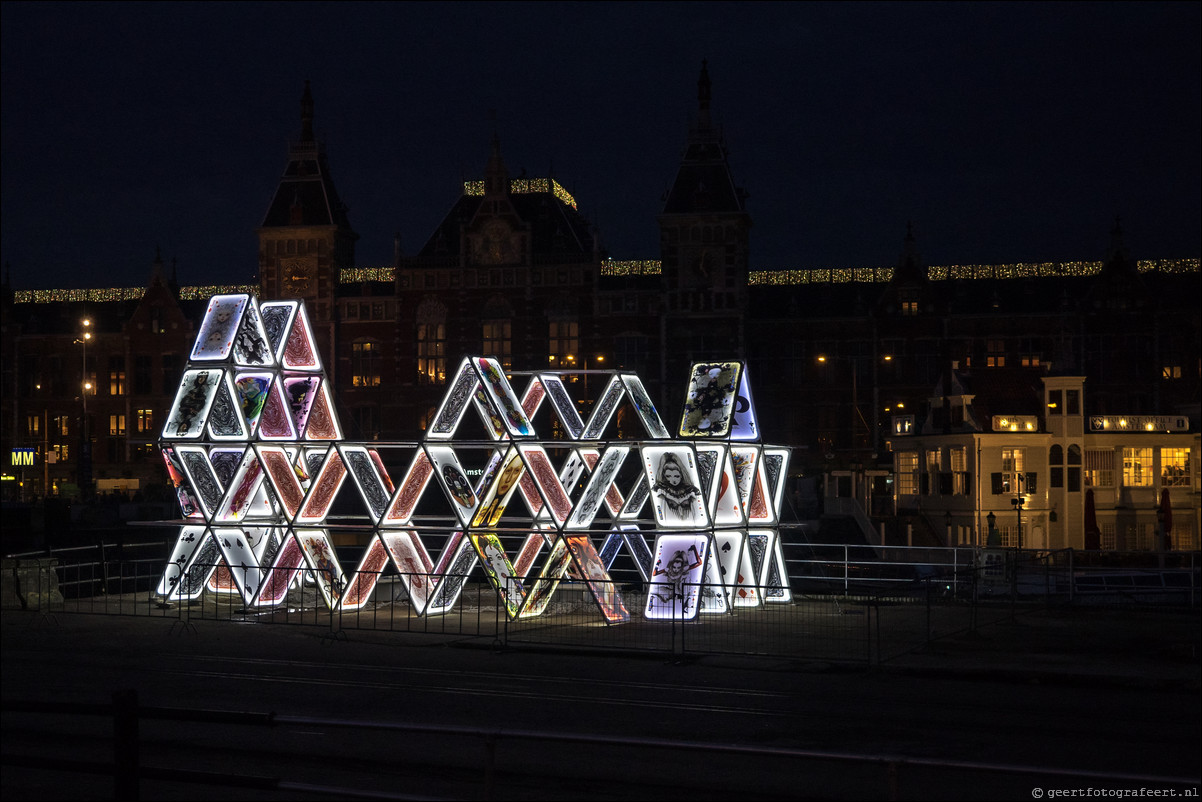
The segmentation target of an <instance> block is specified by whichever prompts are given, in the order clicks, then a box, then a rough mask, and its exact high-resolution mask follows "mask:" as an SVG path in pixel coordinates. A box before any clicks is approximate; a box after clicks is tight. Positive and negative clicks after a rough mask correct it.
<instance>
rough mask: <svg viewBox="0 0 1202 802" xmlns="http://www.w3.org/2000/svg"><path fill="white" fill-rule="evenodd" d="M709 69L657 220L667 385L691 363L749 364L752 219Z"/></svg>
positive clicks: (704, 71) (704, 67) (703, 74)
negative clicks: (718, 118) (713, 112)
mask: <svg viewBox="0 0 1202 802" xmlns="http://www.w3.org/2000/svg"><path fill="white" fill-rule="evenodd" d="M711 94H712V88H711V84H710V77H709V70H708V68H707V64H706V62H705V61H702V62H701V75H700V77H699V78H698V80H697V114H696V117H695V118H694V119H693V122H692V124H691V126H690V128H689V136H688V142H687V144H686V146H685V150H684V155H683V157H682V158H681V161H680V165H679V167H678V168H677V171H676V178H675V180H674V181H673V182H672V185H671V187H670V188H669V189H668V192H667V194H666V195H665V196H664V207H663V211H662V213H661V214H660V215H659V216H658V218H657V221H658V223H659V230H660V259H661V263H662V271H663V272H662V286H661V289H662V292H663V294H664V299H665V303H666V309H665V314H664V315H663V316H662V317H661V320H662V326H663V328H662V333H661V346H662V348H661V353H663V354H664V363H663V364H662V368H663V370H664V376H663V380H664V381H667V382H668V383H671V382H672V381H673V380H674V379H675V377H678V376H684V375H685V373H686V372H687V369H688V364H689V363H690V362H695V361H699V360H705V359H717V358H724V359H732V358H743V356H744V355H745V343H744V336H743V327H742V323H741V321H742V318H743V313H744V310H745V308H746V287H747V273H748V258H749V244H750V231H751V216H750V215H749V214H748V213H747V209H746V206H745V202H746V199H747V193H746V192H745V191H744V190H743V189H742V188H740V187H738V186H737V185H736V184H735V181H734V177H733V175H732V173H731V169H730V164H729V161H728V159H727V151H726V144H725V142H724V141H723V139H722V135H721V131H720V130H719V129H718V128H717V127H716V126H715V125H714V123H713V120H712V119H711V116H710V101H711Z"/></svg>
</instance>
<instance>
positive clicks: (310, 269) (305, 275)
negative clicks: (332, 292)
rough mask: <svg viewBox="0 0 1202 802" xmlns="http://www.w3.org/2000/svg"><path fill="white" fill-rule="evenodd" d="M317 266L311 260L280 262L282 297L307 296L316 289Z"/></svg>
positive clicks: (284, 260) (290, 259)
mask: <svg viewBox="0 0 1202 802" xmlns="http://www.w3.org/2000/svg"><path fill="white" fill-rule="evenodd" d="M316 273H317V265H316V264H314V262H313V260H312V259H309V258H305V257H301V258H289V259H281V260H280V286H281V287H282V288H283V291H284V295H289V296H297V297H299V296H307V295H312V294H313V293H314V292H315V291H316V289H317V286H316V285H317V277H316Z"/></svg>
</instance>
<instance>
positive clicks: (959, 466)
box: [947, 446, 971, 496]
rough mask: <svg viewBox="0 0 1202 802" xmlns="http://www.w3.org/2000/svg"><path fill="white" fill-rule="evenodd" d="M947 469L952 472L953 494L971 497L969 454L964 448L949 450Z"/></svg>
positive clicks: (958, 447)
mask: <svg viewBox="0 0 1202 802" xmlns="http://www.w3.org/2000/svg"><path fill="white" fill-rule="evenodd" d="M947 467H948V469H949V470H951V472H952V492H953V493H955V494H956V495H960V496H967V495H969V493H970V492H971V491H970V488H969V485H970V484H971V482H970V481H969V475H968V453H967V451H966V450H965V448H964V447H963V446H957V447H955V448H949V449H948V450H947Z"/></svg>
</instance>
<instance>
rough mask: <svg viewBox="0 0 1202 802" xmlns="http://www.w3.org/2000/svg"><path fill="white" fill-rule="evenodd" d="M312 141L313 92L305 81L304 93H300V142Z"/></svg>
mask: <svg viewBox="0 0 1202 802" xmlns="http://www.w3.org/2000/svg"><path fill="white" fill-rule="evenodd" d="M312 141H313V92H312V91H311V90H310V89H309V82H308V81H305V94H303V95H301V142H312Z"/></svg>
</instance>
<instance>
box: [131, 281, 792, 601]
mask: <svg viewBox="0 0 1202 802" xmlns="http://www.w3.org/2000/svg"><path fill="white" fill-rule="evenodd" d="M510 379H512V380H513V381H514V382H519V381H524V382H525V388H524V391H523V392H522V394H521V396H520V397H519V396H518V394H517V392H516V391H515V389H514V384H511V381H510ZM590 379H592V382H593V386H594V388H595V389H596V388H598V387H600V388H601V389H600V394H599V395H598V396H597V398H596V399H595V400H592V399H588V398H586V399H584V400H583V401H582V402H579V403H578V402H577V401H576V400H574V399H573V391H575V392H576V393H580V392H583V393H584V394H585V395H586V396H587V394H588V384H589V380H590ZM448 388H449V389H448V392H447V394H446V396H445V397H444V398H443V400H442V403H441V406H440V407H439V409H438V411H437V413H436V414H435V415H434V416H433V418H431V423H430V425H429V427H428V428H427V430H426V431H425V433H424V437H423V438H422V439H421V440H420V441H414V442H407V443H404V442H402V443H379V442H370V443H353V442H348V441H346V440H344V439H343V436H342V430H341V427H340V426H339V422H338V417H337V415H336V413H335V409H334V403H333V398H332V396H331V392H330V387H329V384H328V381H327V379H326V376H325V373H324V370H323V368H322V364H321V359H320V357H319V355H318V352H317V348H316V347H315V343H314V339H313V332H312V329H311V327H310V324H309V319H308V315H307V314H306V312H305V307H304V305H303V303H301V302H300V301H270V302H263V303H259V301H258V300H257V299H256V298H255V297H254V296H253V295H247V294H235V295H216V296H213V297H212V298H211V299H210V300H209V304H208V308H207V311H206V313H205V317H204V320H203V321H202V323H201V326H200V330H199V333H198V335H197V339H196V343H195V346H194V347H193V349H192V352H191V355H190V358H189V361H188V365H187V367H186V369H185V371H184V374H183V378H182V379H181V381H180V386H179V390H178V392H177V393H176V396H175V401H174V403H173V405H172V408H171V412H170V415H169V416H168V418H167V423H166V426H165V427H164V429H163V433H162V438H161V439H160V441H159V447H160V449H161V451H162V455H163V459H164V461H165V462H166V465H167V471H168V474H169V476H170V478H171V481H172V482H173V484H174V485H175V488H176V493H177V496H178V500H179V505H180V510H181V513H182V515H183V519H184V520H183V523H182V525H181V526H180V529H179V535H178V537H177V539H176V542H175V546H174V549H173V551H172V554H171V558H170V562H169V563H168V565H167V567H166V569H165V571H164V573H163V576H162V578H161V580H160V581H159V583H158V586H157V587H156V589H155V594H156V595H157V596H159V597H162V598H163V599H164V600H168V601H183V600H190V599H195V598H197V597H199V596H200V595H201V594H202V593H204V592H205V591H206V590H207V591H209V592H211V593H228V594H238V595H239V596H240V597H241V598H242V600H243V601H244V602H245V603H246V605H247V606H248V607H252V608H254V607H260V608H261V607H272V606H276V605H280V604H282V603H283V602H284V600H285V598H286V596H287V594H288V591H289V589H290V588H293V587H296V586H297V585H298V584H302V583H311V584H313V585H315V586H316V588H317V590H318V591H319V594H320V598H321V599H322V600H324V602H325V604H326V606H327V607H328V608H329V609H330V610H332V611H336V610H356V609H359V608H361V607H363V606H364V605H365V604H367V603H368V602H369V600H370V598H371V595H372V591H373V590H374V589H375V588H376V585H377V583H378V581H379V579H380V577H381V576H382V575H384V574H385V573H387V572H389V571H392V570H395V571H396V573H397V574H398V575H399V577H400V579H401V581H402V582H403V584H404V588H405V591H406V593H407V596H408V602H409V603H410V604H411V605H412V607H413V609H414V611H415V612H416V613H417V614H418V615H437V614H440V613H445V612H448V611H450V610H451V609H452V608H453V607H454V606H455V603H456V602H457V600H458V599H459V596H460V592H461V590H462V589H463V586H464V584H465V582H466V580H467V578H468V576H469V575H470V574H471V573H472V571H473V570H474V569H475V568H476V566H477V565H479V566H480V567H481V568H482V570H483V572H484V574H485V575H486V576H487V578H488V581H489V582H490V583H491V585H492V587H493V588H495V590H496V592H497V594H498V598H499V600H500V601H501V603H502V604H503V605H504V609H505V611H506V614H507V615H508V616H509V618H510V619H511V620H514V619H525V618H532V617H535V616H538V615H541V614H542V613H543V611H544V610H546V609H547V605H548V603H549V602H550V600H551V598H552V596H553V595H554V593H555V590H556V588H557V587H558V585H559V584H560V582H561V581H562V580H564V579H565V578H571V579H575V580H578V581H582V582H583V583H584V585H585V586H586V587H587V588H588V590H589V592H590V593H591V594H592V596H593V598H594V599H595V600H596V603H597V607H598V610H599V612H600V614H601V616H602V617H603V618H604V620H605V621H606V622H608V623H611V624H617V623H622V622H625V621H629V620H630V618H631V612H630V610H628V609H627V607H626V604H625V603H624V601H623V599H622V595H621V594H619V593H618V592H617V589H616V585H615V582H614V581H613V580H612V579H611V578H610V574H609V570H610V568H611V567H612V565H613V562H614V560H615V558H616V557H617V556H618V555H619V553H620V552H621V551H622V549H626V550H627V552H628V554H629V556H630V558H631V560H632V561H633V563H634V565H635V567H636V568H637V570H638V572H639V574H640V576H641V577H642V579H643V583H644V588H645V590H644V592H645V594H646V596H645V598H644V599H643V600H642V610H641V611H638V614H641V615H642V616H643V617H645V618H647V619H674V620H677V621H680V620H693V619H696V618H697V617H698V616H699V615H704V614H729V613H731V612H732V611H733V610H734V609H735V608H738V607H758V606H761V605H764V604H768V603H774V602H776V603H780V602H789V601H791V600H792V596H791V592H790V589H789V583H788V581H787V578H786V577H787V574H786V571H785V565H784V558H783V555H782V551H781V544H780V536H779V529H778V520H779V516H780V510H781V505H782V502H783V497H784V493H785V484H786V477H787V475H788V462H789V453H790V452H789V449H788V448H786V447H781V446H770V445H764V444H763V443H762V442H761V441H760V432H759V426H758V423H757V420H756V415H755V407H754V404H753V402H752V396H751V386H750V382H749V380H748V375H747V367H746V365H745V364H744V363H742V362H707V363H698V364H695V365H693V367H692V369H691V373H690V376H689V384H688V391H687V395H686V398H685V403H684V408H683V413H682V415H681V422H680V428H679V431H678V433H677V435H676V436H675V437H673V435H672V434H671V433H670V432H669V431H668V429H667V427H666V426H665V425H664V423H663V421H662V420H661V418H660V416H659V413H658V412H657V411H656V409H655V406H654V404H653V403H652V402H651V399H650V397H649V396H648V394H647V391H646V389H645V388H644V386H643V383H642V382H641V381H640V379H639V377H638V376H637V375H636V374H634V373H632V372H629V371H621V370H605V371H596V370H594V371H578V372H564V371H530V372H517V371H510V372H509V378H507V376H506V372H505V370H504V369H503V368H502V366H501V365H500V363H499V362H498V361H497V360H496V359H493V358H490V357H480V356H471V357H467V358H465V359H464V360H463V361H462V362H461V363H460V364H459V366H458V369H457V371H456V373H455V374H454V377H453V379H452V380H451V381H450V382H449V384H448ZM581 407H583V408H585V409H586V410H587V411H588V414H587V415H585V416H584V417H582V416H581V414H580V412H579V411H578V410H579V409H580V408H581ZM471 413H474V415H473V414H471ZM473 419H476V421H478V424H479V427H478V435H477V437H476V439H471V437H470V432H468V433H465V432H464V431H461V430H465V429H468V428H469V427H471V426H474V425H476V421H474V420H473ZM536 422H537V423H538V425H539V426H540V428H542V429H543V430H544V431H548V432H552V433H554V434H555V435H556V436H555V438H554V439H540V438H539V436H538V435H537V434H536V431H535V423H536ZM629 432H637V433H638V434H637V437H629V436H627V435H628V433H629ZM348 476H349V478H350V480H351V481H349V482H348V481H346V480H347V478H348ZM393 476H400V477H402V478H401V479H400V481H399V482H394V481H393V479H392V477H393ZM469 477H470V478H469ZM431 479H433V480H434V481H433V482H431V481H430V480H431ZM431 485H433V486H436V487H437V488H438V491H439V492H430V491H431ZM515 495H520V497H521V501H522V503H521V504H511V501H512V500H513V497H514V496H515ZM347 496H349V499H348V498H345V497H347ZM336 502H339V503H338V504H337V505H336ZM348 504H349V505H351V506H353V507H354V509H355V510H356V512H351V513H344V512H338V513H337V514H335V512H334V511H335V510H336V509H337V510H342V509H343V508H344V507H346V506H347V505H348ZM648 512H649V513H650V514H648ZM348 525H349V526H353V527H354V528H357V529H359V530H361V531H366V532H367V533H368V537H367V538H366V539H367V545H366V547H365V548H364V550H363V553H362V555H361V557H360V559H359V564H358V565H357V566H356V567H355V568H354V569H353V570H352V571H350V572H348V571H346V570H345V569H344V568H343V566H342V565H341V564H340V562H339V559H338V554H337V552H336V550H335V548H334V543H333V540H332V538H331V529H332V528H333V529H337V528H338V527H339V526H348ZM649 535H650V536H653V538H654V539H653V542H652V543H651V544H650V545H649V544H648V536H649ZM507 544H508V545H507ZM511 551H512V556H511Z"/></svg>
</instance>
